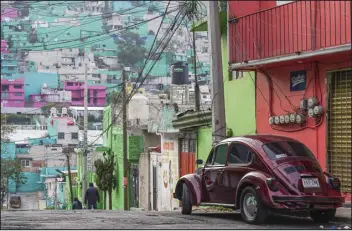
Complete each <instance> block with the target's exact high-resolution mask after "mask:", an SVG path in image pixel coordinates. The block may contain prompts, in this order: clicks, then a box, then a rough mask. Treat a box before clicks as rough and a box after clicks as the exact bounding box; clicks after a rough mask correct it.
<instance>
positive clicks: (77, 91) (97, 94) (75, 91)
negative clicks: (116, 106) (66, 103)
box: [64, 81, 106, 107]
mask: <svg viewBox="0 0 352 231" xmlns="http://www.w3.org/2000/svg"><path fill="white" fill-rule="evenodd" d="M64 90H67V91H71V92H72V93H71V96H72V105H73V106H83V105H84V83H82V82H73V81H65V83H64ZM88 105H89V106H96V107H103V106H105V105H106V86H97V85H89V86H88Z"/></svg>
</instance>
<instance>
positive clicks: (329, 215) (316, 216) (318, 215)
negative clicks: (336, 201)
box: [310, 209, 336, 223]
mask: <svg viewBox="0 0 352 231" xmlns="http://www.w3.org/2000/svg"><path fill="white" fill-rule="evenodd" d="M335 214H336V209H329V210H314V211H310V217H311V218H312V219H313V221H314V222H317V223H328V222H329V221H331V220H332V219H333V218H334V217H335Z"/></svg>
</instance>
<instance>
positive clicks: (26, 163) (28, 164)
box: [21, 160, 30, 168]
mask: <svg viewBox="0 0 352 231" xmlns="http://www.w3.org/2000/svg"><path fill="white" fill-rule="evenodd" d="M21 166H22V167H23V168H26V167H30V161H29V160H21Z"/></svg>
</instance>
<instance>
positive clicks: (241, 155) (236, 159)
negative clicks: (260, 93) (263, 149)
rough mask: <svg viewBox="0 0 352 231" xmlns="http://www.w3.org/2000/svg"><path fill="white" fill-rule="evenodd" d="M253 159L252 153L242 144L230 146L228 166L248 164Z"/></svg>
mask: <svg viewBox="0 0 352 231" xmlns="http://www.w3.org/2000/svg"><path fill="white" fill-rule="evenodd" d="M252 159H253V152H252V151H251V150H250V149H249V148H247V147H246V146H245V145H242V144H232V145H231V148H230V152H229V158H228V162H229V164H248V163H250V162H251V161H252Z"/></svg>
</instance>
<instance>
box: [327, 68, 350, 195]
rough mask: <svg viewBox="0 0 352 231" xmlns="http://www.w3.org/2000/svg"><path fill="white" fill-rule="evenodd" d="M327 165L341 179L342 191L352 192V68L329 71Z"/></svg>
mask: <svg viewBox="0 0 352 231" xmlns="http://www.w3.org/2000/svg"><path fill="white" fill-rule="evenodd" d="M327 81H328V105H327V106H328V110H327V113H328V114H327V117H328V118H327V122H328V128H327V130H328V131H327V135H328V153H327V154H328V168H329V172H330V173H331V174H332V175H333V176H335V177H338V178H339V179H340V180H341V192H351V188H352V187H351V153H352V145H351V144H352V136H351V133H352V118H351V116H352V101H351V94H352V70H351V69H349V70H341V71H334V72H329V73H328V76H327Z"/></svg>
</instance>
